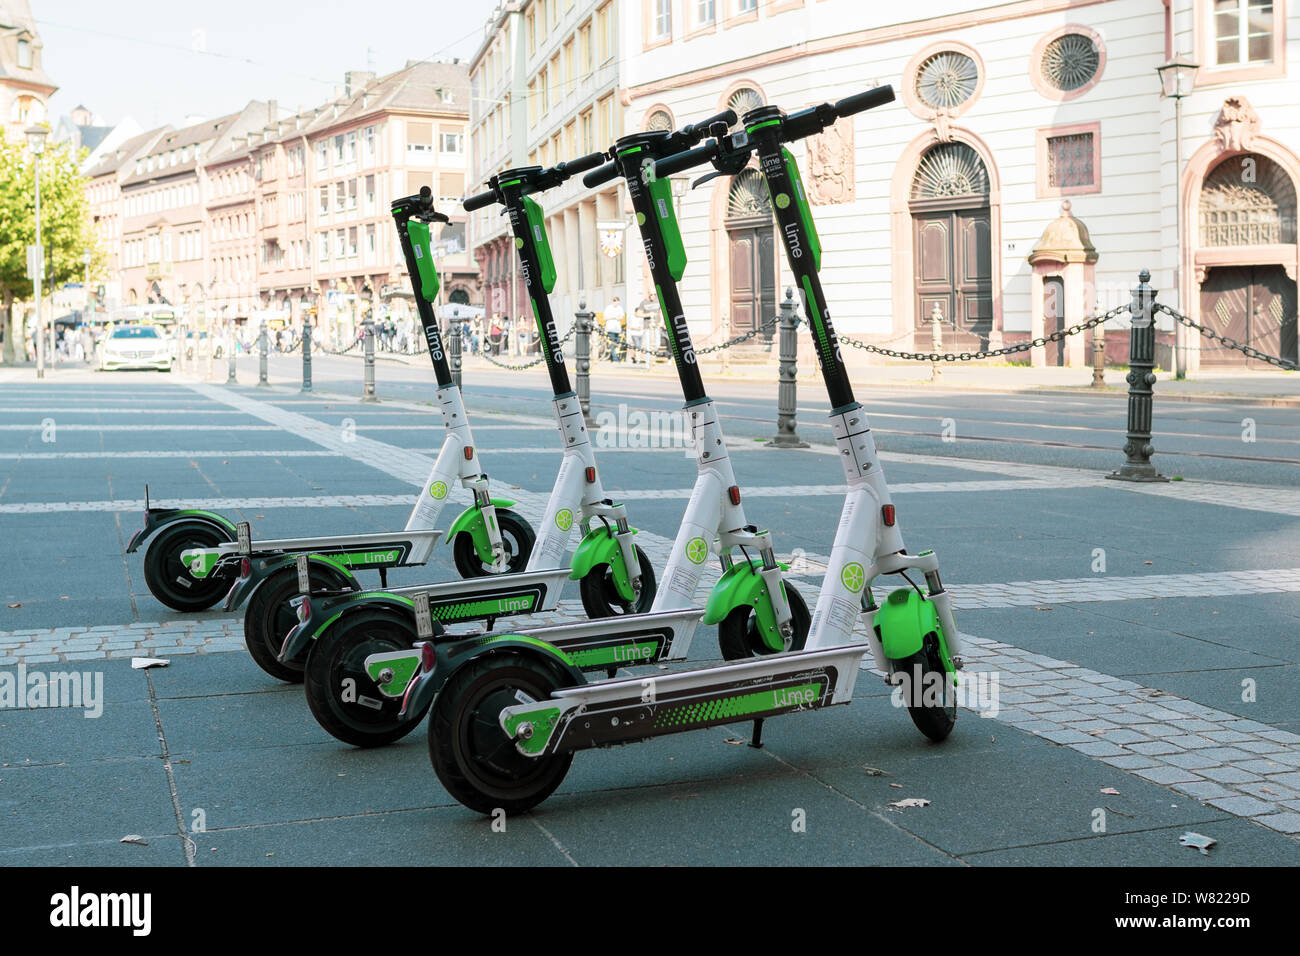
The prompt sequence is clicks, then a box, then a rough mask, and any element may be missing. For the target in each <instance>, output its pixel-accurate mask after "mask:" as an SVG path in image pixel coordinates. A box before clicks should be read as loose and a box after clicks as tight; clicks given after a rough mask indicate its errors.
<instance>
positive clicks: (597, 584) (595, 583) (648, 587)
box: [578, 545, 656, 620]
mask: <svg viewBox="0 0 1300 956" xmlns="http://www.w3.org/2000/svg"><path fill="white" fill-rule="evenodd" d="M635 551H636V560H637V564H638V565H640V568H641V586H640V589H639V590H638V591H637V592H636V598H635V600H632V601H625V600H623V597H622V595H620V594H619V593H618V589H617V588H616V587H615V586H614V575H613V573H612V572H611V571H610V570H609V565H608V564H599V565H597V566H596V567H594V568H592V569H591V570H590V571H588V572H587V574H586V575H585V576H584V577H583V578H582V580H581V581H579V582H578V593H579V594H580V595H581V596H582V609H583V610H584V611H586V612H587V617H589V618H591V619H593V620H595V619H596V618H601V617H617V616H619V615H622V614H645V613H646V612H647V611H649V610H650V605H652V604H654V601H655V588H656V583H655V569H654V565H652V564H651V563H650V559H649V558H648V557H647V556H646V553H645V552H644V551H642V550H641V548H640V546H639V545H637V546H635Z"/></svg>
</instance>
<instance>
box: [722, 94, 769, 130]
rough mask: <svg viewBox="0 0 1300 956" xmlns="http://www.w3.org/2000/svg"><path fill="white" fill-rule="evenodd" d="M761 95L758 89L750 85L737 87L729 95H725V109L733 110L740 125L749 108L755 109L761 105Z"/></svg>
mask: <svg viewBox="0 0 1300 956" xmlns="http://www.w3.org/2000/svg"><path fill="white" fill-rule="evenodd" d="M763 105H764V104H763V97H762V96H761V95H760V94H759V92H758V90H756V89H754V88H753V87H750V86H741V87H737V88H736V90H734V91H733V92H732V94H731V95H730V96H728V97H727V109H729V110H735V112H736V123H737V125H742V124H743V122H744V119H745V114H746V113H748V112H749V111H750V110H756V109H758V108H759V107H760V106H763Z"/></svg>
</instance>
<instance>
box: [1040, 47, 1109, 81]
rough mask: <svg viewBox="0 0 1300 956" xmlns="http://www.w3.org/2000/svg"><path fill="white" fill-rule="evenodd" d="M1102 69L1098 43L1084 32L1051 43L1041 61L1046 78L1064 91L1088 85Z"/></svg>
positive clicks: (1041, 67) (1045, 79) (1044, 79)
mask: <svg viewBox="0 0 1300 956" xmlns="http://www.w3.org/2000/svg"><path fill="white" fill-rule="evenodd" d="M1100 68H1101V50H1100V49H1099V48H1098V46H1097V42H1096V41H1095V40H1094V39H1093V38H1092V37H1090V36H1086V35H1085V34H1082V33H1066V34H1063V35H1061V36H1059V37H1057V38H1056V39H1055V40H1053V41H1052V42H1050V43H1048V44H1047V48H1046V49H1045V50H1043V58H1042V61H1041V63H1040V64H1039V69H1040V70H1041V71H1042V76H1043V81H1044V82H1045V83H1047V85H1048V86H1050V87H1052V89H1055V90H1060V91H1061V92H1062V93H1072V92H1074V91H1075V90H1078V89H1082V88H1083V87H1085V86H1087V85H1088V84H1089V83H1091V82H1092V80H1093V78H1094V77H1096V75H1097V71H1098V70H1099V69H1100Z"/></svg>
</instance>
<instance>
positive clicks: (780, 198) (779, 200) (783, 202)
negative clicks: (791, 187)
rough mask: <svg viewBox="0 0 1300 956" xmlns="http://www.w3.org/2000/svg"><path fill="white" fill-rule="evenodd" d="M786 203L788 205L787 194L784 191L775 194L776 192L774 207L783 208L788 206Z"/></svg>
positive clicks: (788, 198)
mask: <svg viewBox="0 0 1300 956" xmlns="http://www.w3.org/2000/svg"><path fill="white" fill-rule="evenodd" d="M788 205H790V197H789V196H787V195H786V194H785V193H777V194H776V207H777V208H778V209H784V208H785V207H786V206H788Z"/></svg>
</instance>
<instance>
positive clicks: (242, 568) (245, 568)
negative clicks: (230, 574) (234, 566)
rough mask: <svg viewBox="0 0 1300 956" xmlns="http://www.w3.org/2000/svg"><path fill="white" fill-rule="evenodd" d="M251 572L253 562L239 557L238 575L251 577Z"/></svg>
mask: <svg viewBox="0 0 1300 956" xmlns="http://www.w3.org/2000/svg"><path fill="white" fill-rule="evenodd" d="M252 574H253V562H252V561H250V560H248V558H240V559H239V576H240V577H241V578H247V577H252Z"/></svg>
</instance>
